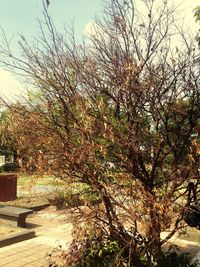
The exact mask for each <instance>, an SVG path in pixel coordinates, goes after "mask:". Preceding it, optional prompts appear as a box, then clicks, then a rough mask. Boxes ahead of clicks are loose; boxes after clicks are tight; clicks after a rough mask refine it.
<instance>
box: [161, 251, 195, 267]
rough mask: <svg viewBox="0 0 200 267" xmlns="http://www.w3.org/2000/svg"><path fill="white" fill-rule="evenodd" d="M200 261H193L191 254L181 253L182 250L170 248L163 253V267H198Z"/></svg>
mask: <svg viewBox="0 0 200 267" xmlns="http://www.w3.org/2000/svg"><path fill="white" fill-rule="evenodd" d="M198 266H199V262H198V261H195V262H193V263H192V262H191V257H190V254H188V253H181V251H180V250H178V249H177V248H176V249H173V248H170V249H169V251H168V252H167V253H165V254H163V259H162V267H198Z"/></svg>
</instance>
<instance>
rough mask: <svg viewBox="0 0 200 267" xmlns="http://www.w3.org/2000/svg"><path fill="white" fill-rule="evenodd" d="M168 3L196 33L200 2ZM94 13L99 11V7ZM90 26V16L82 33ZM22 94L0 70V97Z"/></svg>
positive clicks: (178, 0)
mask: <svg viewBox="0 0 200 267" xmlns="http://www.w3.org/2000/svg"><path fill="white" fill-rule="evenodd" d="M74 1H75V0H74ZM76 1H77V0H76ZM160 1H163V0H160ZM168 1H170V2H173V3H174V4H175V5H176V6H177V5H179V4H180V3H182V4H181V6H180V7H179V10H180V11H181V13H182V16H184V17H185V23H186V26H187V27H188V28H190V31H191V32H194V33H195V32H197V30H198V27H199V26H198V25H197V24H196V23H195V20H194V17H193V10H194V8H195V7H196V6H198V5H200V0H185V1H184V0H168ZM52 2H53V1H52ZM98 2H99V1H98ZM136 4H137V0H136ZM0 8H1V0H0ZM78 8H79V5H77V9H78ZM93 11H94V10H93ZM96 11H99V7H98V9H97V10H96ZM83 13H84V12H83ZM90 15H91V14H90ZM93 15H95V14H93ZM58 16H59V14H58ZM79 16H80V14H79ZM74 17H75V18H76V14H74ZM16 19H17V18H16ZM78 19H79V18H77V20H78ZM69 20H70V18H69ZM65 21H66V18H65ZM0 23H1V21H0ZM13 23H14V20H13ZM35 23H36V17H35ZM91 24H92V20H91V16H90V18H89V16H88V22H87V23H85V26H84V27H85V30H84V31H83V32H84V33H85V32H86V31H88V28H89V27H90V25H91ZM84 27H83V28H84ZM5 31H6V29H5ZM18 31H23V29H18ZM79 34H81V33H79ZM24 92H25V89H23V85H22V84H21V83H20V81H19V80H18V79H17V78H16V76H14V75H13V74H12V73H9V72H7V71H5V70H3V69H2V68H0V96H1V97H2V96H5V97H7V98H9V99H12V98H16V96H19V95H20V94H24Z"/></svg>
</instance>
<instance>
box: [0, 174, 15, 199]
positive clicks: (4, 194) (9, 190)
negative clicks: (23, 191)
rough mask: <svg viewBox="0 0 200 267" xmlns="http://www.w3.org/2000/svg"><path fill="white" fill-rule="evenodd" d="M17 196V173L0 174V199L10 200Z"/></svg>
mask: <svg viewBox="0 0 200 267" xmlns="http://www.w3.org/2000/svg"><path fill="white" fill-rule="evenodd" d="M16 198H17V175H16V174H2V175H0V201H10V200H14V199H16Z"/></svg>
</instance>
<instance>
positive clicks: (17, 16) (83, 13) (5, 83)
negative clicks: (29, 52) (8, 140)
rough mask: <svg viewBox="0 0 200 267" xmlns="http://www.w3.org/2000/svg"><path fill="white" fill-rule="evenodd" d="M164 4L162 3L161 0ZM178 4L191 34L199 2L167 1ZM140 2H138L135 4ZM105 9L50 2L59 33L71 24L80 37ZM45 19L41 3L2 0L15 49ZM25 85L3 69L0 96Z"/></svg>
mask: <svg viewBox="0 0 200 267" xmlns="http://www.w3.org/2000/svg"><path fill="white" fill-rule="evenodd" d="M160 1H163V0H160ZM168 1H172V2H174V3H175V5H178V4H180V3H182V5H181V6H180V7H179V9H180V10H181V12H182V15H183V16H185V21H186V24H187V26H188V27H191V31H196V30H197V25H196V24H195V22H194V18H193V9H194V8H195V7H196V6H198V5H200V0H185V1H184V0H168ZM136 2H137V1H136ZM102 10H103V5H102V1H101V0H50V6H49V13H50V15H51V16H52V18H53V19H54V22H55V24H56V26H57V27H58V29H59V30H61V29H62V27H63V25H64V24H69V23H71V22H72V21H73V22H74V25H75V31H76V36H78V37H81V36H82V35H83V34H84V33H85V32H86V30H87V29H88V26H89V25H91V24H92V22H93V20H94V17H95V15H96V14H97V15H98V14H100V13H101V12H102ZM38 18H39V19H41V18H42V0H15V1H14V0H0V26H1V27H2V28H3V29H4V31H5V33H6V35H7V36H8V38H11V37H12V44H13V47H14V49H17V35H18V33H23V34H24V35H25V36H27V37H32V36H35V35H36V33H37V25H38V24H37V19H38ZM23 90H24V89H23V85H22V84H21V83H20V81H19V79H18V78H17V77H16V76H14V75H13V74H12V73H9V72H7V71H5V70H4V69H3V68H2V67H1V66H0V96H6V97H8V98H13V97H14V98H15V97H16V96H18V95H19V94H23V92H24V91H23Z"/></svg>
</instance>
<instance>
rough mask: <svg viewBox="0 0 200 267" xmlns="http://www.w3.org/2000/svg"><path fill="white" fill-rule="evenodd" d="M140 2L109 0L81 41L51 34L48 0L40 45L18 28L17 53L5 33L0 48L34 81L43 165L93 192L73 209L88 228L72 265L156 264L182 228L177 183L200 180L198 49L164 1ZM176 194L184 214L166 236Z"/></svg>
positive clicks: (33, 113)
mask: <svg viewBox="0 0 200 267" xmlns="http://www.w3.org/2000/svg"><path fill="white" fill-rule="evenodd" d="M143 7H144V9H143V10H144V13H142V14H141V13H140V12H139V11H138V10H136V9H135V7H134V5H133V2H132V1H131V0H128V1H126V2H124V1H120V0H112V1H110V2H109V5H108V6H106V9H105V12H104V16H103V20H99V21H96V24H95V25H94V32H95V33H94V34H93V35H92V36H91V38H90V40H87V41H86V43H85V44H82V45H78V44H77V43H76V42H75V40H74V37H73V32H72V33H70V35H67V37H66V36H65V35H64V34H60V33H58V31H56V29H55V26H54V24H53V22H52V20H51V18H50V17H49V15H48V12H47V9H46V8H44V18H45V23H44V24H42V23H41V24H40V36H39V37H38V38H37V39H35V42H36V45H34V44H30V43H28V42H27V41H26V39H25V38H24V37H23V36H22V37H21V41H20V42H19V44H20V48H21V50H22V52H23V53H22V54H23V57H22V58H17V57H15V55H14V54H13V53H12V51H11V50H10V48H9V46H8V42H7V41H6V39H4V43H2V46H1V49H0V50H1V51H0V55H1V62H2V63H3V64H4V66H6V67H7V68H8V69H11V70H12V69H14V70H15V72H17V71H18V72H19V74H21V73H25V74H26V77H27V82H28V81H31V84H32V86H33V85H34V86H35V88H36V89H35V90H36V91H37V101H35V102H34V101H33V102H32V101H30V100H27V102H26V105H24V106H21V107H22V110H23V112H27V114H28V115H27V116H28V118H29V119H28V121H29V122H30V123H29V124H28V125H27V129H28V130H31V132H32V133H31V134H30V133H29V134H28V136H29V137H30V142H31V143H33V144H38V143H39V144H40V142H41V141H40V140H41V139H42V142H41V143H42V145H39V150H40V151H41V153H42V155H44V156H43V157H42V159H41V160H42V161H43V165H41V166H48V171H51V173H53V174H55V175H56V176H57V177H60V178H61V179H63V180H64V181H66V183H67V184H68V185H70V184H75V185H77V183H78V184H82V185H84V186H85V185H87V189H88V188H89V189H90V192H92V193H93V194H95V195H97V196H98V198H99V199H100V203H99V204H98V205H90V207H89V208H88V209H84V210H83V209H77V210H76V212H75V213H74V216H75V220H74V222H76V227H78V225H77V223H79V222H84V224H83V225H84V227H83V228H82V229H79V228H78V229H79V230H80V231H78V235H77V236H79V239H78V240H77V239H75V241H74V243H72V249H73V251H75V250H74V249H75V248H77V247H76V244H77V243H79V242H80V243H79V248H80V249H79V250H78V251H77V254H73V257H72V255H71V254H70V253H71V252H70V251H69V254H67V255H68V256H67V257H66V261H68V265H69V266H70V264H69V262H70V261H71V263H72V259H73V263H77V264H79V266H86V264H89V266H98V264H99V266H102V262H103V261H104V263H105V261H106V259H108V258H109V260H110V261H112V265H113V266H116V265H117V264H118V266H124V264H126V266H137V267H140V266H155V265H156V264H158V265H159V266H161V264H162V253H161V248H162V245H163V244H164V243H165V242H166V241H167V240H168V239H169V238H170V237H171V236H172V235H173V234H174V233H176V231H178V229H179V228H180V227H181V226H180V222H181V221H182V219H183V211H184V206H185V204H186V201H185V200H184V197H186V193H185V190H184V188H186V187H187V184H188V182H189V181H191V180H192V181H196V182H197V183H198V181H199V169H198V164H199V163H198V162H197V161H193V163H192V165H191V161H190V158H191V157H190V156H189V157H188V156H187V155H188V154H189V155H190V154H191V148H190V147H191V146H192V142H194V140H196V142H197V141H198V138H197V137H198V134H199V131H198V130H197V129H198V127H199V119H200V103H199V102H200V98H199V93H200V91H199V54H197V52H196V49H195V43H192V41H191V42H190V40H188V38H185V36H184V35H183V34H182V33H181V31H179V30H178V31H177V26H176V23H175V19H174V9H173V8H170V7H169V6H168V5H167V3H166V2H165V3H163V5H160V3H159V2H157V1H153V0H152V1H143ZM177 32H178V33H177ZM177 39H179V40H180V39H181V46H182V48H181V49H180V48H178V47H177V44H176V42H175V40H177ZM186 40H187V42H186ZM33 106H34V107H35V108H34V109H33ZM17 114H22V112H18V113H17ZM16 116H19V115H16ZM29 116H30V117H29ZM25 118H27V117H25ZM19 120H20V119H18V121H19ZM21 125H24V123H21ZM17 128H18V127H17ZM33 132H34V134H36V136H37V138H36V139H35V141H34V142H32V140H34V136H35V135H34V134H33ZM24 134H25V132H24ZM23 136H24V135H23ZM25 136H26V134H25ZM26 137H27V136H26ZM33 151H34V150H33ZM29 153H30V152H29V151H28V153H27V154H28V155H29ZM34 153H35V152H34ZM34 153H33V154H34ZM44 163H45V164H44ZM41 164H42V163H41ZM44 170H45V168H44ZM45 171H46V170H45ZM84 186H83V188H82V189H81V191H80V193H81V194H84ZM178 200H179V201H178ZM175 203H177V205H180V209H179V210H180V212H179V214H177V215H176V220H175V221H172V223H171V231H170V234H169V235H168V236H167V237H166V238H164V239H162V238H161V232H162V231H163V230H164V229H165V228H166V221H167V222H168V219H170V218H171V219H173V216H172V209H173V205H174V204H175ZM88 222H89V224H88ZM88 225H89V226H88ZM144 227H145V228H146V229H145V230H144ZM81 233H82V234H81ZM95 239H96V240H97V241H98V248H97V249H95V251H94V248H95V247H96V246H97V243H95V241H94V240H95ZM91 240H92V241H91ZM89 241H90V242H89ZM113 242H114V243H113ZM89 243H90V246H89ZM93 246H94V247H93ZM113 246H114V248H113ZM105 248H106V249H105ZM112 249H113V250H112ZM81 253H82V254H81ZM70 255H71V256H70ZM109 264H111V263H109ZM108 266H109V265H108Z"/></svg>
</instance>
